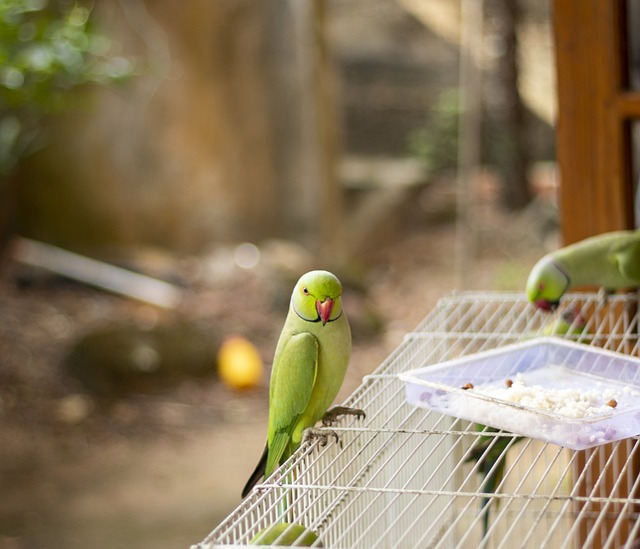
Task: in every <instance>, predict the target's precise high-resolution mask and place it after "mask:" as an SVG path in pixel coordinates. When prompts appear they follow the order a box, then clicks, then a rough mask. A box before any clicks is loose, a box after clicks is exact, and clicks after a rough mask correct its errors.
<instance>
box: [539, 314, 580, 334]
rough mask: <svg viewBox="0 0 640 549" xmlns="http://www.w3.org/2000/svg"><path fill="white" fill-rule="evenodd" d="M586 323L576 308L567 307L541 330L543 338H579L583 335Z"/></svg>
mask: <svg viewBox="0 0 640 549" xmlns="http://www.w3.org/2000/svg"><path fill="white" fill-rule="evenodd" d="M586 327H587V321H586V320H585V318H584V316H582V313H581V312H580V310H579V309H578V308H577V307H569V308H568V309H567V310H565V311H563V312H562V314H561V315H560V316H559V317H558V318H557V319H555V320H553V321H551V322H547V323H546V324H545V325H544V326H543V327H542V328H541V329H540V335H543V336H551V335H555V336H573V337H574V338H575V337H576V336H579V335H580V334H582V333H584V331H585V329H586Z"/></svg>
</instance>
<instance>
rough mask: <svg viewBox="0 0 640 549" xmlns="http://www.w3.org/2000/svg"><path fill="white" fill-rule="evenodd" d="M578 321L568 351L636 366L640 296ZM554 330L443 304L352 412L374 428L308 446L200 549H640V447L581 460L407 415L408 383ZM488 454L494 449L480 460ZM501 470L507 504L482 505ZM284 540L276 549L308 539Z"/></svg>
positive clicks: (538, 321) (528, 313) (353, 400)
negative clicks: (418, 372) (594, 350)
mask: <svg viewBox="0 0 640 549" xmlns="http://www.w3.org/2000/svg"><path fill="white" fill-rule="evenodd" d="M570 307H572V308H578V309H579V310H580V311H581V313H582V316H583V317H584V319H586V329H585V330H584V331H583V332H581V333H579V334H577V333H571V330H570V331H569V333H568V334H564V335H561V337H567V338H572V339H573V340H576V341H578V342H581V343H584V344H587V345H597V346H599V347H602V348H605V349H609V350H612V351H617V352H622V353H626V354H630V355H635V356H638V354H639V351H638V325H637V317H636V312H637V297H636V296H635V295H632V294H628V295H621V296H612V297H610V298H609V299H608V300H607V302H606V303H602V302H601V301H600V300H599V299H598V297H597V295H595V294H571V295H569V296H566V298H565V299H564V300H563V305H562V309H563V310H566V309H568V308H570ZM550 318H555V317H552V315H549V314H547V313H544V312H541V311H537V310H535V309H534V308H533V307H531V306H530V305H529V304H528V303H527V301H526V299H525V298H524V297H523V296H522V295H520V294H503V293H472V292H464V293H457V294H453V295H451V296H448V297H445V298H443V299H441V300H440V301H439V302H438V304H437V305H436V307H435V308H434V310H433V311H432V312H431V313H430V314H429V315H428V316H427V317H426V318H425V319H424V320H423V321H422V322H421V323H420V325H419V326H418V327H417V328H416V330H415V331H414V332H412V333H409V334H407V336H406V337H405V339H404V341H403V343H402V344H401V345H400V346H399V347H398V348H397V349H396V350H395V351H394V352H392V353H391V355H390V356H389V357H388V358H387V359H386V360H385V361H384V362H383V363H382V364H381V365H380V366H379V367H378V368H377V369H376V370H375V371H374V372H373V373H372V374H371V375H368V376H366V377H365V378H364V379H363V382H362V384H361V385H360V386H359V387H358V388H357V389H356V390H355V392H354V393H353V394H352V395H351V396H350V397H349V398H348V399H347V401H346V402H345V403H344V404H345V405H347V406H351V407H357V408H362V409H364V410H365V411H366V414H367V416H366V419H365V420H364V421H362V420H356V419H355V418H346V419H344V420H342V422H341V423H339V424H337V425H334V427H332V429H333V430H334V431H336V432H337V433H338V434H339V436H340V442H339V443H335V442H333V441H331V442H329V443H328V444H326V445H324V446H323V445H322V444H321V443H320V442H319V441H311V442H307V443H305V444H303V446H302V447H301V448H300V449H299V450H298V451H297V452H296V453H295V454H294V455H293V456H292V457H291V458H290V459H289V460H288V461H287V462H286V463H285V464H284V465H283V466H282V467H280V469H279V470H278V471H276V473H274V474H273V475H272V476H271V477H270V478H269V479H266V480H265V482H264V483H262V484H259V485H258V486H257V487H256V488H255V489H254V490H253V491H252V492H251V494H250V495H249V496H248V497H247V498H245V500H244V501H243V502H242V503H241V504H240V506H239V507H238V508H237V509H236V510H235V511H234V512H233V513H232V514H231V515H230V516H229V517H228V518H227V519H226V520H224V521H223V522H222V523H221V524H220V525H219V526H218V527H217V528H215V530H213V532H212V533H211V534H210V535H209V536H208V537H207V538H206V539H205V540H204V541H203V542H201V543H199V544H197V545H194V546H193V547H192V549H196V548H197V549H214V548H217V547H230V546H234V545H235V546H242V545H246V544H248V543H249V542H250V541H251V540H252V538H254V536H256V535H257V534H258V533H259V532H261V531H263V530H264V529H267V528H269V527H271V526H273V525H274V524H279V523H287V524H289V525H302V526H304V528H305V529H308V530H311V531H313V532H314V533H315V534H317V536H318V538H317V540H316V541H314V542H313V543H310V545H311V546H316V547H331V548H344V549H346V548H366V549H373V548H426V547H438V548H440V547H441V548H455V547H483V548H513V547H536V546H539V547H558V548H569V547H571V548H574V547H616V548H617V547H636V546H640V544H639V543H638V541H639V540H640V521H639V520H638V509H639V507H638V506H639V505H640V499H639V498H640V496H639V489H638V484H639V482H640V480H639V479H640V475H638V472H639V469H640V450H639V449H638V444H637V438H636V437H634V438H630V439H626V440H623V441H620V442H618V443H613V444H607V445H604V446H599V447H597V448H594V449H591V450H583V451H577V452H575V451H570V450H568V449H564V448H562V447H560V446H556V445H554V444H550V443H544V442H541V441H536V440H531V439H520V440H518V439H515V438H514V437H512V436H510V434H509V433H505V432H502V431H499V432H490V431H482V432H480V431H478V430H477V429H476V426H475V425H474V424H471V423H469V422H468V421H464V420H461V419H456V418H452V417H447V416H444V415H441V414H439V413H436V412H430V411H428V410H425V409H422V408H416V407H414V406H411V405H409V404H408V403H407V402H406V399H405V387H404V384H403V383H402V382H401V381H400V380H399V379H398V378H397V374H398V373H399V372H403V371H406V370H409V369H414V368H418V367H422V366H428V365H432V364H437V363H439V362H442V361H444V360H449V359H452V358H456V357H461V356H464V355H467V354H471V353H476V352H479V351H483V350H488V349H493V348H496V347H499V346H502V345H505V344H508V343H514V342H517V341H522V340H524V339H526V338H531V337H533V336H536V335H538V334H540V333H541V330H542V329H543V326H545V325H548V323H549V321H550ZM552 335H553V334H552ZM557 335H560V334H557ZM480 444H485V445H486V447H487V449H486V450H485V451H484V453H481V455H480V456H479V458H478V459H475V460H474V459H472V457H473V455H474V453H475V452H474V451H475V449H477V448H478V446H479V445H480ZM491 449H494V451H493V454H497V456H498V458H497V459H496V456H495V455H494V456H493V458H494V460H495V461H494V462H491V463H493V466H492V467H490V462H489V461H488V460H489V456H490V455H491V454H492V452H491ZM500 463H501V464H502V466H503V475H502V477H501V478H500V479H499V482H498V484H497V486H496V489H495V492H493V493H484V491H483V475H482V474H481V469H484V470H485V471H488V473H489V474H492V473H494V472H496V470H497V468H498V467H500V465H499V464H500ZM483 501H486V502H487V503H486V506H484V507H483ZM283 528H285V530H284V533H281V535H280V536H276V537H275V538H272V539H271V543H273V544H274V545H279V544H282V545H284V544H285V543H291V541H290V540H291V538H292V537H293V538H294V539H295V537H297V536H298V535H299V532H296V531H294V527H293V526H290V527H288V528H287V527H283ZM287 534H291V536H290V538H289V540H288V541H287V539H286V538H285V536H286V535H287ZM300 539H302V538H300ZM261 541H262V542H263V543H265V544H266V543H267V540H266V538H263V539H262V540H261Z"/></svg>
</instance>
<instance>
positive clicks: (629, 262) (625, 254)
mask: <svg viewBox="0 0 640 549" xmlns="http://www.w3.org/2000/svg"><path fill="white" fill-rule="evenodd" d="M611 252H612V253H611V255H612V257H613V260H614V261H615V262H616V264H617V265H618V270H619V271H620V273H621V274H622V275H623V276H624V277H626V278H628V279H630V280H637V281H640V239H638V238H634V239H633V240H629V241H626V242H624V243H621V244H620V245H619V246H616V247H615V248H614V249H613V250H611Z"/></svg>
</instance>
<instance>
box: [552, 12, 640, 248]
mask: <svg viewBox="0 0 640 549" xmlns="http://www.w3.org/2000/svg"><path fill="white" fill-rule="evenodd" d="M625 7H626V3H625V2H624V1H622V0H554V1H553V18H554V21H553V23H554V34H555V42H556V66H557V89H558V120H557V158H558V163H559V168H560V180H561V183H560V196H559V199H560V218H561V224H562V233H563V236H564V241H565V243H570V242H575V241H576V240H581V239H583V238H586V237H587V236H591V235H594V234H598V233H602V232H607V231H612V230H616V229H631V228H633V227H634V225H635V219H634V212H633V195H634V191H633V182H632V171H631V150H630V121H631V119H633V118H640V94H639V93H636V92H632V91H629V90H628V87H627V84H628V82H627V70H626V66H627V53H626V52H627V40H626V38H627V31H626V29H627V25H626V9H625Z"/></svg>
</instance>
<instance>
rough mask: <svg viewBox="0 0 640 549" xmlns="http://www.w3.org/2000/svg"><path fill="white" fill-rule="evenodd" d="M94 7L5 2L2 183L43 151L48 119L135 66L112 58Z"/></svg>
mask: <svg viewBox="0 0 640 549" xmlns="http://www.w3.org/2000/svg"><path fill="white" fill-rule="evenodd" d="M91 13H92V9H91V6H88V5H83V4H79V3H77V2H69V1H64V0H57V1H47V0H0V179H4V178H5V177H6V176H7V174H8V173H9V172H10V171H11V169H12V168H13V167H14V166H15V164H16V163H17V162H18V161H19V160H20V159H21V158H22V157H24V156H25V155H27V154H29V153H30V152H32V151H33V150H35V149H36V148H38V147H39V146H40V143H41V140H40V137H41V134H42V129H43V126H44V122H45V118H46V117H47V116H48V115H50V114H52V113H56V112H60V111H61V110H63V109H64V108H65V107H67V106H68V101H67V97H68V95H67V94H68V92H69V91H70V90H72V89H74V88H77V87H79V86H82V85H85V84H90V83H97V84H109V83H112V82H115V81H119V80H123V79H125V78H127V77H129V76H130V75H131V74H132V73H133V63H132V62H131V61H130V60H129V59H127V58H124V57H120V56H112V55H109V46H110V44H109V41H108V40H107V39H106V38H104V37H103V36H101V35H99V34H97V33H96V32H94V30H93V28H92V27H93V25H92V22H91Z"/></svg>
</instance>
